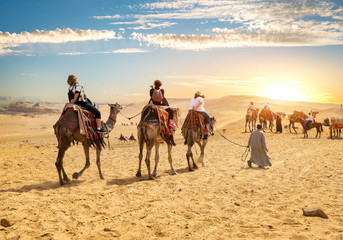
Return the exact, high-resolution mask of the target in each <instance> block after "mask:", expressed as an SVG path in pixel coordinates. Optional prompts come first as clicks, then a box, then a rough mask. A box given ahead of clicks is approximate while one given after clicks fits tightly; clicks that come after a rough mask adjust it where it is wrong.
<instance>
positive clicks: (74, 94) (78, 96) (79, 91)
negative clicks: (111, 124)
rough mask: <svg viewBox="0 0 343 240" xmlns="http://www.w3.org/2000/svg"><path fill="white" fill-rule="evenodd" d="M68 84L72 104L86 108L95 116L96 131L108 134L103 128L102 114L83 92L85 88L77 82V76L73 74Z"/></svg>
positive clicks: (69, 77)
mask: <svg viewBox="0 0 343 240" xmlns="http://www.w3.org/2000/svg"><path fill="white" fill-rule="evenodd" d="M67 83H68V85H69V89H68V99H69V102H70V103H73V104H76V105H78V106H80V107H83V108H86V109H87V110H88V111H90V112H91V113H93V114H94V116H95V123H96V131H97V132H98V133H106V131H105V130H104V129H102V126H101V113H100V111H99V110H98V109H97V108H96V106H95V105H94V104H93V103H92V101H90V100H89V99H88V98H87V97H86V94H85V92H84V90H83V87H82V86H81V85H80V83H79V82H78V81H77V77H76V76H75V74H71V75H69V76H68V80H67Z"/></svg>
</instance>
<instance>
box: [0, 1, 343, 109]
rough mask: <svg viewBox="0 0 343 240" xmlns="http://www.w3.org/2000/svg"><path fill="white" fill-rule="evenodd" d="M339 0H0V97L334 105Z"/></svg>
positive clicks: (342, 24)
mask: <svg viewBox="0 0 343 240" xmlns="http://www.w3.org/2000/svg"><path fill="white" fill-rule="evenodd" d="M342 65H343V1H342V0H336V1H334V0H297V1H287V0H269V1H267V0H223V1H220V0H212V1H209V0H202V1H199V0H187V1H185V0H178V1H169V0H166V1H156V0H155V1H137V0H111V1H109V0H93V1H90V0H58V1H46V0H35V1H33V0H0V96H10V97H12V98H35V99H39V100H41V101H49V102H67V89H68V85H67V78H68V75H69V74H75V75H76V76H77V77H78V81H79V82H80V84H81V85H82V86H83V87H84V89H85V92H86V94H87V96H88V97H89V98H90V99H91V100H93V101H95V102H99V103H114V102H125V103H131V102H135V101H142V100H146V101H148V100H149V90H150V85H152V84H153V82H154V80H156V79H159V80H161V81H162V83H163V85H162V88H164V89H165V97H166V98H191V97H192V96H193V95H194V92H196V91H200V92H202V93H203V94H204V95H205V96H206V98H219V97H223V96H227V95H258V96H264V97H269V98H276V99H284V100H292V101H314V102H330V103H343V95H342V93H341V92H342V89H343V67H342Z"/></svg>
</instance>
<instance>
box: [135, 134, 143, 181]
mask: <svg viewBox="0 0 343 240" xmlns="http://www.w3.org/2000/svg"><path fill="white" fill-rule="evenodd" d="M143 147H144V141H143V140H142V139H141V138H139V155H138V159H139V163H138V170H137V173H136V177H141V176H142V174H141V165H142V159H143Z"/></svg>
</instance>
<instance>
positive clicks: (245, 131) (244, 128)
mask: <svg viewBox="0 0 343 240" xmlns="http://www.w3.org/2000/svg"><path fill="white" fill-rule="evenodd" d="M247 123H248V122H247V120H245V127H244V129H245V130H244V132H247Z"/></svg>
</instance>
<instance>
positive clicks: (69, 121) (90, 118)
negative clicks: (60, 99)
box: [54, 103, 106, 149]
mask: <svg viewBox="0 0 343 240" xmlns="http://www.w3.org/2000/svg"><path fill="white" fill-rule="evenodd" d="M55 126H65V127H67V128H68V129H70V130H71V131H72V132H73V131H75V130H76V129H77V128H79V130H80V134H81V135H85V137H86V139H87V141H88V144H89V145H90V146H93V147H97V148H99V149H102V148H104V147H105V145H106V144H105V142H104V135H103V134H102V133H97V132H96V124H95V118H94V114H93V113H91V112H89V111H88V110H86V109H85V108H82V107H79V106H78V105H76V104H70V103H67V104H66V105H65V106H64V108H63V111H62V114H61V116H60V118H59V119H58V121H57V122H56V123H55V125H54V127H55Z"/></svg>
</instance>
